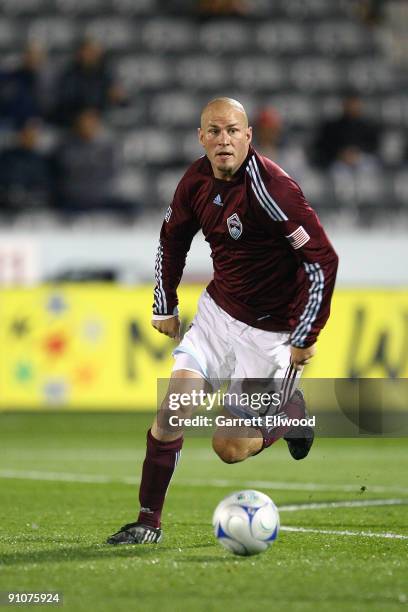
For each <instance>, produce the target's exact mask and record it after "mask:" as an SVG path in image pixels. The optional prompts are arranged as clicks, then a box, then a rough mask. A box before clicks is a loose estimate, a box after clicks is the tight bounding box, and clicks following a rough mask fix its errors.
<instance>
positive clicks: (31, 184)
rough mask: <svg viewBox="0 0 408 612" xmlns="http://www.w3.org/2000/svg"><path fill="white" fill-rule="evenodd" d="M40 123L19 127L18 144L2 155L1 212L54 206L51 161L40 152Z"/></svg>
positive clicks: (31, 122) (29, 121)
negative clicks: (52, 204)
mask: <svg viewBox="0 0 408 612" xmlns="http://www.w3.org/2000/svg"><path fill="white" fill-rule="evenodd" d="M39 135H40V122H39V120H38V119H29V120H27V121H25V123H23V125H22V126H20V129H19V131H18V132H17V134H16V142H15V144H14V145H13V146H12V147H10V148H9V149H5V150H4V151H2V152H1V153H0V212H1V213H2V214H15V213H20V212H24V211H38V210H40V209H44V208H47V207H49V206H50V205H51V203H52V191H53V189H52V177H51V169H50V162H49V159H48V158H47V157H46V156H44V155H42V154H41V153H40V152H39V150H38V141H39Z"/></svg>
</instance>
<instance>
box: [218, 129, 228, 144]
mask: <svg viewBox="0 0 408 612" xmlns="http://www.w3.org/2000/svg"><path fill="white" fill-rule="evenodd" d="M220 142H221V144H223V145H225V144H229V142H230V135H229V134H228V132H227V130H221V132H220Z"/></svg>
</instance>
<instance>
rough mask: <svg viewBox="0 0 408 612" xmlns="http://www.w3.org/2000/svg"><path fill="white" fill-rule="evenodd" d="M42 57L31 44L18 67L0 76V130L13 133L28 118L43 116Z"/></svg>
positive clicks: (38, 46)
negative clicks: (8, 130) (7, 130)
mask: <svg viewBox="0 0 408 612" xmlns="http://www.w3.org/2000/svg"><path fill="white" fill-rule="evenodd" d="M46 59H47V57H46V54H45V52H44V49H43V48H42V47H41V46H40V45H39V44H38V43H37V42H35V41H31V42H30V43H29V44H28V45H27V47H26V49H25V51H24V53H23V56H22V60H21V63H20V64H19V65H18V66H17V67H16V68H14V69H12V70H3V71H1V72H0V127H2V128H3V129H10V130H15V129H16V128H18V127H19V126H21V125H22V124H23V123H24V122H25V121H27V119H29V118H30V117H44V115H45V113H46V108H45V106H46V100H45V89H46V81H47V78H46V74H47V67H46Z"/></svg>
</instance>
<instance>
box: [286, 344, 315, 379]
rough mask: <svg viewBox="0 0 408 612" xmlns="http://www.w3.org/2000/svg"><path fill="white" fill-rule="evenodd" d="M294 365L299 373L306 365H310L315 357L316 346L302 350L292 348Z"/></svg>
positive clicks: (295, 347)
mask: <svg viewBox="0 0 408 612" xmlns="http://www.w3.org/2000/svg"><path fill="white" fill-rule="evenodd" d="M290 352H291V361H292V365H293V367H294V368H295V370H297V371H298V372H299V371H301V370H302V369H303V367H304V366H305V365H307V364H308V363H310V360H311V359H312V357H313V355H314V354H315V346H314V345H313V346H309V347H307V348H300V347H297V346H292V347H291V349H290Z"/></svg>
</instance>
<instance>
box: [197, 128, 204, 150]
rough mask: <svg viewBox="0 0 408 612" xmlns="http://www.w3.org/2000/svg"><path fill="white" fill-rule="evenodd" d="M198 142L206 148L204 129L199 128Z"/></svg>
mask: <svg viewBox="0 0 408 612" xmlns="http://www.w3.org/2000/svg"><path fill="white" fill-rule="evenodd" d="M197 134H198V140H199V141H200V144H201V145H202V146H204V130H203V129H202V128H200V127H199V128H197Z"/></svg>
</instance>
